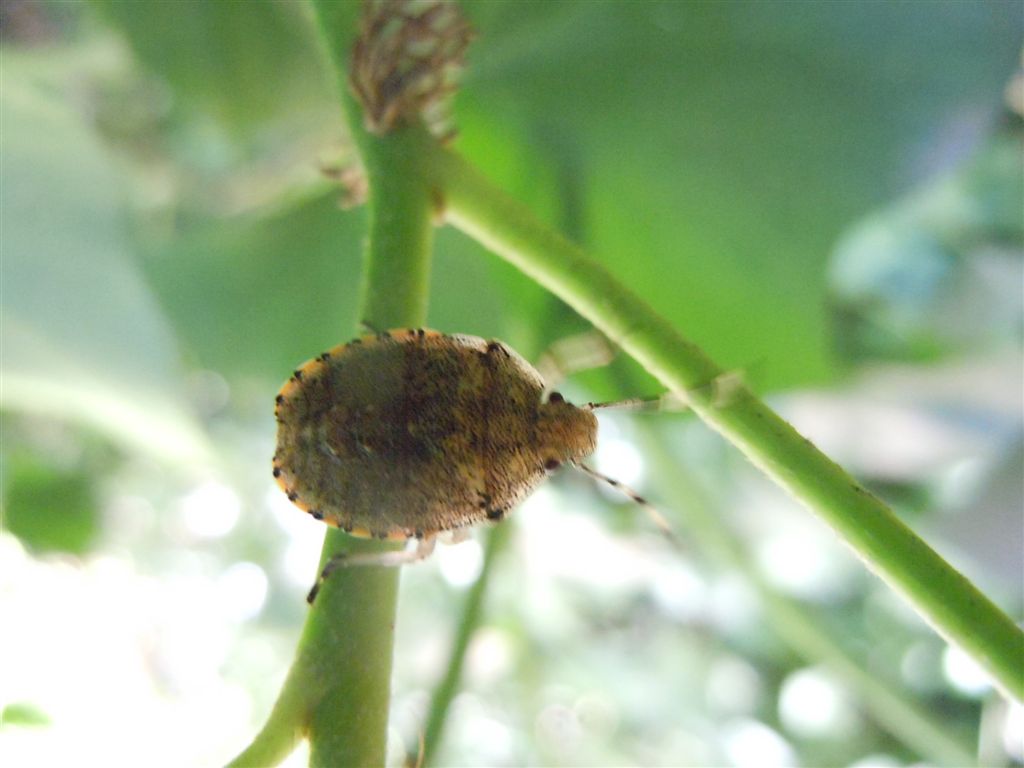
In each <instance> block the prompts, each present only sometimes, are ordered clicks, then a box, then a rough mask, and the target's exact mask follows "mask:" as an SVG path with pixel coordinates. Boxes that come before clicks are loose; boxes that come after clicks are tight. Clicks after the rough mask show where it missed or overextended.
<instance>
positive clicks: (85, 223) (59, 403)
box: [0, 48, 207, 459]
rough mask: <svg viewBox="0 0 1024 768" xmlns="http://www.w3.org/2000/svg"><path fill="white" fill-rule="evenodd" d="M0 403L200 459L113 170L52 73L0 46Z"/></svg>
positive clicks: (202, 450) (199, 443)
mask: <svg viewBox="0 0 1024 768" xmlns="http://www.w3.org/2000/svg"><path fill="white" fill-rule="evenodd" d="M3 68H4V75H5V84H4V88H3V92H2V94H0V108H2V109H3V114H4V137H3V146H2V164H0V208H2V210H3V212H4V233H3V239H2V243H0V250H2V256H3V264H4V280H3V284H2V287H0V293H2V308H0V318H2V321H3V346H4V352H3V363H2V365H3V378H4V386H3V391H2V394H0V403H2V404H3V405H4V406H5V407H8V408H13V409H16V410H26V411H32V412H36V413H44V414H47V415H53V416H60V417H64V418H70V419H74V420H77V421H80V422H83V423H87V424H89V425H91V426H92V427H94V428H98V429H100V430H102V431H104V432H105V433H107V434H109V435H111V436H114V437H116V438H118V439H120V440H123V441H125V442H127V443H128V444H130V445H131V446H132V447H134V448H139V449H142V450H145V451H147V452H150V453H152V454H155V455H159V456H161V457H164V458H174V459H183V458H197V457H205V456H206V455H207V450H206V444H205V441H204V438H203V437H202V436H201V433H200V431H199V430H198V428H197V426H196V425H195V423H194V422H193V420H192V418H191V416H190V415H189V414H188V411H187V409H186V407H185V406H184V403H183V402H182V400H181V395H180V392H181V390H180V387H181V383H182V379H181V376H180V372H179V370H178V367H177V363H178V361H177V351H176V349H175V344H174V338H173V333H172V331H171V329H170V328H169V327H168V326H167V324H166V322H165V320H164V318H163V316H162V315H161V314H160V312H159V309H158V307H157V306H156V305H155V303H154V302H153V299H152V296H151V294H150V292H149V289H148V288H147V286H146V285H145V283H144V282H143V281H142V279H141V278H140V275H139V274H138V272H137V271H136V269H135V268H134V267H133V265H132V262H131V259H130V257H129V252H128V249H127V244H126V242H125V240H124V235H123V230H124V222H123V218H122V211H121V205H120V198H119V194H120V192H119V190H120V189H121V183H120V179H119V177H118V174H117V173H116V172H115V171H114V170H113V168H112V165H111V162H110V160H109V159H108V158H107V157H106V156H105V154H104V152H103V150H102V149H101V147H100V146H99V145H98V144H97V143H96V141H95V139H94V137H93V136H92V134H91V133H90V131H89V129H88V127H87V126H86V125H85V124H84V121H83V119H82V116H81V115H80V114H78V113H77V112H75V111H74V110H73V109H72V108H71V106H70V105H69V102H68V100H67V99H66V98H65V97H64V94H63V93H62V86H63V85H64V84H63V83H62V82H60V81H56V80H51V79H49V78H45V77H44V78H41V77H39V76H38V75H37V72H36V68H35V60H34V58H33V57H32V56H28V55H26V56H21V55H19V54H17V53H14V52H11V51H10V50H9V49H6V48H5V49H4V52H3Z"/></svg>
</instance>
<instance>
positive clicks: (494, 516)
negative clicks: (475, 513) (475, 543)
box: [487, 509, 505, 521]
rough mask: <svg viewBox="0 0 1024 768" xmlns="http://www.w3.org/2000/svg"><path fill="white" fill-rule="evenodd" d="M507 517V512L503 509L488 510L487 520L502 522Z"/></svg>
mask: <svg viewBox="0 0 1024 768" xmlns="http://www.w3.org/2000/svg"><path fill="white" fill-rule="evenodd" d="M504 516H505V510H503V509H488V510H487V519H488V520H495V521H497V520H501V518H503V517H504Z"/></svg>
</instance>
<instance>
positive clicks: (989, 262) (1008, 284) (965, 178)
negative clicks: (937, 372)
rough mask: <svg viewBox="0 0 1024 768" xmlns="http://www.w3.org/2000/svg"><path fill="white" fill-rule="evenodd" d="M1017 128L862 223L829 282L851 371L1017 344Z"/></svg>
mask: <svg viewBox="0 0 1024 768" xmlns="http://www.w3.org/2000/svg"><path fill="white" fill-rule="evenodd" d="M1022 135H1024V134H1022V133H1021V130H1020V126H1019V125H1017V126H1016V127H1015V128H1014V129H1013V130H1007V131H1004V132H1003V133H1002V134H1000V135H999V136H997V137H996V138H995V140H994V141H992V142H991V143H990V144H989V145H987V146H985V147H984V148H982V150H981V151H980V152H978V154H977V155H976V156H975V157H973V158H971V159H970V160H969V161H968V162H966V163H965V164H964V165H963V166H962V167H961V168H958V169H957V170H956V172H954V173H952V174H949V175H948V176H945V177H943V178H940V179H937V180H934V181H932V182H929V183H927V184H925V185H923V186H922V187H921V188H920V189H917V190H915V191H914V192H913V193H912V194H910V195H908V196H906V197H904V198H901V199H899V200H897V201H896V202H895V203H893V204H892V205H890V206H888V207H886V208H884V209H882V210H880V211H878V212H876V213H873V214H872V215H870V216H868V217H866V218H865V219H864V220H863V221H860V222H858V223H857V224H856V225H855V226H854V227H852V228H851V229H850V231H849V232H848V233H847V234H846V235H845V236H844V237H843V238H842V239H841V240H840V242H839V243H838V245H837V246H836V249H835V252H834V254H833V260H832V265H831V275H830V283H831V285H830V287H831V293H832V295H833V300H832V304H833V307H834V313H835V322H836V335H837V342H838V348H839V350H840V351H841V352H842V353H843V354H844V356H845V357H846V358H847V359H848V360H849V361H851V362H855V363H856V362H864V361H871V360H877V359H903V360H906V359H924V360H927V359H931V358H934V357H937V356H940V355H944V354H949V353H960V352H968V351H978V350H980V349H984V348H994V347H996V346H998V345H999V344H1000V343H1003V344H1005V343H1010V344H1013V345H1017V344H1019V340H1020V324H1021V320H1022V319H1024V317H1022V314H1021V312H1022V306H1021V297H1020V286H1021V283H1022V281H1024V218H1022V217H1021V213H1020V212H1021V210H1024V176H1022V175H1021V172H1020V161H1021V151H1022V146H1021V138H1022Z"/></svg>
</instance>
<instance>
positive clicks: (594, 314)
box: [430, 150, 1024, 699]
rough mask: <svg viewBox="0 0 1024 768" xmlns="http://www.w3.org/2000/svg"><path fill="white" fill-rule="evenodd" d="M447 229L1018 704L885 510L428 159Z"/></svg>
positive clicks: (924, 555) (997, 647) (652, 324)
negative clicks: (663, 397)
mask: <svg viewBox="0 0 1024 768" xmlns="http://www.w3.org/2000/svg"><path fill="white" fill-rule="evenodd" d="M430 160H431V162H432V166H431V173H432V175H433V177H434V179H435V184H436V185H437V188H438V190H439V191H440V193H441V195H442V198H443V200H444V205H445V213H446V216H447V219H448V221H449V222H451V223H452V224H453V225H455V226H456V227H458V228H459V229H461V230H463V231H464V232H466V233H467V234H469V235H470V236H471V237H473V238H474V239H476V240H478V241H479V242H480V243H482V244H483V245H485V246H487V247H489V248H490V249H491V250H493V251H494V252H495V253H497V254H499V255H501V256H502V257H504V258H505V259H506V260H508V261H509V262H511V263H512V264H514V265H516V266H517V267H519V268H520V269H521V270H522V271H523V272H525V273H526V274H528V275H530V276H531V277H533V278H534V279H536V280H537V282H539V283H540V284H541V285H543V286H544V287H546V288H547V289H548V290H550V291H551V292H552V293H554V294H555V295H557V296H559V297H560V298H561V299H563V300H564V301H565V302H566V303H568V304H569V305H570V306H572V307H573V308H574V309H575V310H576V311H577V312H579V313H580V314H581V315H583V316H584V317H585V318H587V319H588V320H590V321H591V322H592V323H593V324H594V325H595V326H596V327H597V328H599V329H600V330H601V331H603V332H604V333H605V334H607V335H608V336H609V338H611V339H612V340H613V341H615V342H616V343H618V344H619V345H620V346H621V347H622V348H623V349H624V350H625V351H626V352H627V353H628V354H629V355H631V356H632V357H633V358H634V359H636V360H637V361H638V362H639V363H640V364H641V365H643V366H644V367H645V368H646V369H647V370H648V372H650V373H651V374H653V375H654V376H656V377H657V378H658V379H660V380H661V381H662V383H664V384H665V385H666V386H667V387H668V388H669V389H671V390H672V391H673V392H676V393H678V394H680V395H681V396H683V397H685V398H686V399H687V402H688V403H689V404H690V406H691V407H692V408H693V410H694V411H695V412H696V413H697V414H698V415H699V416H700V417H701V418H702V419H703V420H704V421H705V422H706V423H707V424H708V425H710V426H711V427H712V428H714V429H715V430H717V431H718V432H720V433H721V434H722V435H723V436H724V437H726V438H727V439H728V440H729V441H730V442H732V443H733V444H734V445H735V446H736V447H738V448H739V449H740V450H741V451H742V452H743V453H744V454H745V455H746V456H747V458H748V459H750V460H751V461H752V462H753V463H754V464H755V465H756V466H758V467H759V468H760V469H761V470H762V471H764V472H765V473H766V474H767V475H768V476H769V477H771V478H772V479H773V480H775V482H777V483H778V484H779V485H780V486H782V487H783V488H785V489H786V490H787V491H788V492H789V493H791V494H792V495H793V496H794V497H795V498H796V499H798V500H799V501H801V502H802V503H803V504H804V505H806V506H807V507H808V508H810V509H811V510H812V511H814V512H815V513H817V514H818V515H819V516H820V517H821V518H823V519H824V520H825V521H826V522H827V523H829V524H830V525H831V526H832V527H833V529H835V530H836V531H837V533H838V534H839V535H840V536H841V537H842V538H843V539H844V540H845V541H846V542H847V544H849V545H850V546H851V547H852V548H853V549H854V551H855V552H856V553H857V554H858V555H859V556H860V557H861V558H862V559H863V560H864V561H865V563H866V564H867V565H868V567H869V568H870V569H871V570H873V571H874V572H875V573H876V574H878V575H879V576H880V577H881V578H883V579H884V580H885V581H886V582H887V583H888V584H889V585H890V586H891V587H892V588H893V589H895V590H896V591H897V592H898V593H900V594H901V595H903V596H904V597H905V598H906V599H907V600H908V601H909V602H910V603H911V604H912V605H913V606H914V607H915V609H916V610H917V611H918V613H920V614H921V615H922V616H923V617H924V618H925V619H926V620H927V621H928V622H929V623H930V624H931V625H932V627H934V628H935V629H936V631H938V632H939V633H940V634H941V635H943V636H944V637H945V638H946V639H947V640H949V641H950V642H952V643H955V644H956V645H958V646H959V647H961V648H962V649H963V650H965V651H966V652H967V653H968V654H969V655H971V656H972V657H973V658H974V659H975V660H976V661H977V662H978V663H979V664H980V665H981V666H982V667H983V668H985V669H986V670H988V672H989V673H990V674H991V675H992V677H993V678H994V679H995V681H996V683H997V685H999V686H1000V687H1001V688H1002V689H1003V690H1004V692H1006V693H1008V694H1010V695H1012V696H1015V697H1017V698H1019V699H1024V633H1022V632H1021V631H1020V630H1019V629H1018V628H1017V627H1016V626H1015V625H1014V623H1013V622H1012V621H1011V620H1010V618H1009V617H1008V616H1006V614H1004V613H1003V612H1002V611H1000V610H999V608H997V607H996V606H995V605H994V604H993V603H992V602H991V601H990V600H989V599H988V598H987V597H985V595H983V594H982V593H981V592H980V591H979V590H978V589H977V588H976V587H975V586H974V585H973V584H972V583H971V582H970V581H968V580H967V579H966V578H965V577H964V576H963V575H962V574H960V573H959V572H958V571H957V570H956V569H954V568H953V567H952V566H950V565H949V564H948V563H947V562H946V561H945V560H943V559H942V558H941V557H940V556H939V555H938V554H937V553H936V552H935V551H934V550H932V549H931V548H930V547H929V546H928V545H927V544H925V543H924V542H923V541H922V540H921V539H920V538H918V536H917V535H915V534H914V532H913V531H911V530H910V529H909V528H908V527H907V526H906V525H904V523H903V522H902V521H900V520H899V518H897V517H896V516H895V515H894V514H893V513H892V511H891V510H889V508H888V507H886V506H885V504H883V503H882V502H881V501H879V500H878V499H877V498H875V497H874V496H873V495H872V494H870V493H869V492H868V491H866V490H865V489H864V488H863V487H861V486H860V485H859V484H858V483H857V482H855V481H854V480H853V478H851V477H850V476H849V475H848V474H847V473H846V472H845V471H844V470H843V469H842V468H841V467H839V466H838V465H837V464H835V463H834V462H833V461H832V460H830V459H829V458H828V457H827V456H825V455H824V454H823V453H821V451H819V450H818V449H817V448H816V447H815V446H814V445H812V444H811V442H810V441H808V440H807V439H805V438H804V437H802V436H801V435H800V434H799V433H798V432H797V431H796V430H795V429H793V427H792V426H790V425H789V424H788V423H787V422H786V421H785V420H784V419H782V418H781V417H780V416H779V415H778V414H776V413H775V412H774V411H772V410H771V409H770V408H769V407H768V406H767V405H765V404H764V403H763V402H762V401H761V400H759V399H758V398H757V397H755V396H754V395H753V394H752V393H751V392H750V391H749V390H748V389H747V388H746V387H745V386H743V385H742V384H736V385H734V386H729V387H726V388H725V390H723V387H720V386H719V384H722V383H724V382H726V380H727V379H726V378H725V377H724V372H723V370H722V369H721V368H720V367H719V366H717V365H716V364H715V363H714V362H712V361H711V360H710V359H709V358H708V357H707V356H706V355H705V354H704V353H703V352H702V351H701V350H700V349H699V348H698V347H697V346H696V345H695V344H693V343H692V342H690V341H688V340H687V339H684V338H683V337H682V336H680V335H679V333H677V332H676V330H675V329H674V328H672V327H671V325H669V324H668V323H667V322H666V321H665V320H663V319H662V318H660V317H659V316H658V315H657V314H655V313H654V312H653V311H652V310H651V309H650V307H648V306H647V305H646V304H645V303H644V302H643V301H641V300H640V299H639V298H638V297H637V296H635V295H634V294H633V293H631V292H630V291H628V290H627V289H626V288H624V287H623V286H622V285H620V284H619V283H618V282H617V281H616V280H615V278H613V277H612V276H611V274H610V273H609V272H608V271H607V270H606V269H605V268H604V267H603V266H602V265H600V264H598V263H597V262H595V261H593V260H592V259H590V258H588V257H587V256H586V255H585V254H584V253H583V252H582V250H581V249H580V248H579V247H577V246H576V245H574V244H572V243H571V242H569V241H568V240H566V239H565V238H563V237H561V236H560V235H559V234H557V233H555V232H552V231H551V230H549V229H548V228H547V227H545V226H544V225H543V224H541V223H540V222H539V221H538V220H537V219H536V218H535V217H534V216H533V215H532V214H531V213H530V211H529V210H528V209H527V208H526V207H525V206H523V205H521V204H520V203H518V202H516V201H515V200H512V199H511V198H509V197H508V196H507V195H505V194H503V193H502V192H501V191H500V190H497V189H496V188H495V187H494V186H493V185H492V184H490V183H489V182H488V181H487V180H486V179H484V178H483V177H482V176H481V175H480V174H479V173H478V172H477V171H476V170H475V169H473V168H471V167H470V166H469V165H467V164H466V163H465V162H464V161H463V160H462V159H461V158H459V157H458V156H457V155H455V154H453V153H451V152H446V151H443V150H438V151H435V152H434V153H433V155H432V157H431V158H430Z"/></svg>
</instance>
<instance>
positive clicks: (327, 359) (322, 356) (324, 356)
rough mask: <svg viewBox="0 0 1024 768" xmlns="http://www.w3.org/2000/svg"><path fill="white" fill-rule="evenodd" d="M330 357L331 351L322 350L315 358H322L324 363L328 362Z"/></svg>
mask: <svg viewBox="0 0 1024 768" xmlns="http://www.w3.org/2000/svg"><path fill="white" fill-rule="evenodd" d="M330 359H331V353H330V352H324V353H323V354H321V355H320V357H318V358H317V360H322V361H323V362H325V363H326V362H328V361H329V360H330Z"/></svg>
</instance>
